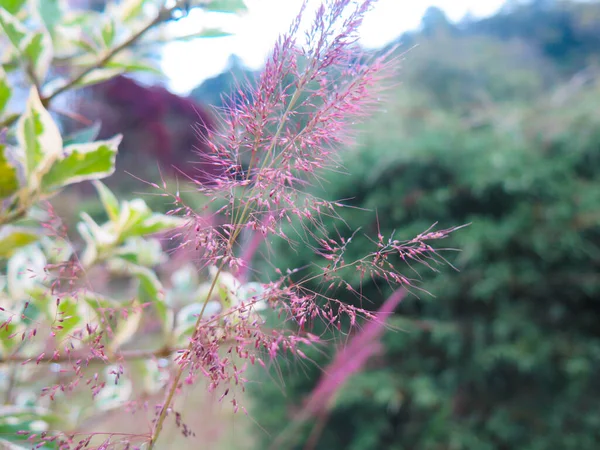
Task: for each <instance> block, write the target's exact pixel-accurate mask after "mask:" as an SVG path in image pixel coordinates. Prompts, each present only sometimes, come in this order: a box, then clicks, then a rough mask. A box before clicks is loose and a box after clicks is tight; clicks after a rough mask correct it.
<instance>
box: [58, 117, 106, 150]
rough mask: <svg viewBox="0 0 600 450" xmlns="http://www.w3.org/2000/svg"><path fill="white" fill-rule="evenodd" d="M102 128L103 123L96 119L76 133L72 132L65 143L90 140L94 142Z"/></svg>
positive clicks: (84, 142) (80, 142)
mask: <svg viewBox="0 0 600 450" xmlns="http://www.w3.org/2000/svg"><path fill="white" fill-rule="evenodd" d="M101 128H102V124H101V123H100V121H96V122H94V123H93V124H92V125H90V126H89V127H86V128H82V129H81V130H78V131H75V132H74V133H71V134H70V135H69V136H67V137H65V142H64V144H63V145H65V146H67V145H72V144H87V143H88V142H92V141H94V140H96V138H97V137H98V135H99V134H100V129H101Z"/></svg>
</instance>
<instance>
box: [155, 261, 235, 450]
mask: <svg viewBox="0 0 600 450" xmlns="http://www.w3.org/2000/svg"><path fill="white" fill-rule="evenodd" d="M224 266H225V263H224V262H222V263H221V265H220V267H219V269H218V270H217V273H216V275H215V277H214V279H213V281H212V284H211V285H210V289H209V290H208V294H207V295H206V299H205V300H204V304H203V305H202V309H201V310H200V314H198V319H197V320H196V325H195V326H194V334H193V336H192V339H191V340H190V343H189V345H188V348H187V350H186V351H185V353H184V355H185V356H184V358H185V357H186V356H187V355H189V353H190V352H191V350H192V346H193V344H194V340H195V338H196V337H197V336H198V332H199V330H200V323H201V322H202V316H203V315H204V311H205V309H206V305H207V304H208V300H209V299H210V298H211V296H212V293H213V291H214V289H215V287H216V285H217V280H218V279H219V275H220V274H221V272H222V270H223V267H224ZM184 370H185V364H180V365H179V368H178V369H177V374H176V375H175V378H174V379H173V383H172V384H171V387H170V388H169V391H168V393H167V396H166V398H165V401H164V403H163V405H162V407H161V409H160V412H159V413H158V418H157V419H156V423H155V425H154V429H153V430H152V436H151V437H150V443H149V445H148V450H152V449H153V448H154V445H155V444H156V441H157V440H158V436H159V435H160V432H161V431H162V428H163V425H164V422H165V419H166V418H167V411H168V409H169V408H170V407H171V402H172V401H173V397H174V396H175V392H176V391H177V386H178V385H179V381H180V380H181V377H182V376H183V371H184Z"/></svg>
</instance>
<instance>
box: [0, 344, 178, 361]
mask: <svg viewBox="0 0 600 450" xmlns="http://www.w3.org/2000/svg"><path fill="white" fill-rule="evenodd" d="M179 350H180V349H175V348H166V347H165V348H160V349H158V350H127V351H121V352H118V353H115V357H116V358H118V359H123V360H127V361H132V360H136V359H151V358H165V357H168V356H170V355H172V354H173V353H175V352H177V351H179ZM87 357H88V353H85V354H84V353H72V354H68V355H57V356H56V357H53V356H52V355H51V354H48V355H46V356H44V357H43V358H41V359H39V360H38V359H37V358H35V357H30V356H23V355H19V354H14V355H7V356H3V357H0V364H15V363H21V364H27V363H29V362H32V363H38V362H39V363H40V364H41V363H66V362H73V361H77V360H78V359H86V358H87ZM89 361H90V362H98V363H105V362H106V359H105V358H102V357H99V356H98V357H93V358H90V360H89Z"/></svg>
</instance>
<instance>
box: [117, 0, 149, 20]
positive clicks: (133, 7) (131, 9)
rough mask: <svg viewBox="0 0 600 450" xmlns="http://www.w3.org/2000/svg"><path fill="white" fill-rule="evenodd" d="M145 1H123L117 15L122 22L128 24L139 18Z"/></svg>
mask: <svg viewBox="0 0 600 450" xmlns="http://www.w3.org/2000/svg"><path fill="white" fill-rule="evenodd" d="M146 1H147V0H125V1H124V2H123V3H122V4H121V5H120V12H119V15H120V17H121V20H122V21H123V22H129V21H130V20H133V19H135V18H136V17H139V16H140V14H141V13H142V11H143V8H144V3H146Z"/></svg>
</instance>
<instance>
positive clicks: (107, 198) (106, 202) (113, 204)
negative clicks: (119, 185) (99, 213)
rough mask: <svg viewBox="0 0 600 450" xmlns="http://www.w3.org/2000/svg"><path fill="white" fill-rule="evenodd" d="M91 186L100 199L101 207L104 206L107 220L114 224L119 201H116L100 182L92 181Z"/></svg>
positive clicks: (117, 215)
mask: <svg viewBox="0 0 600 450" xmlns="http://www.w3.org/2000/svg"><path fill="white" fill-rule="evenodd" d="M93 184H94V187H95V188H96V191H98V196H99V197H100V201H101V202H102V206H104V210H105V211H106V214H107V215H108V218H109V219H110V220H111V221H112V222H116V221H117V219H118V218H119V200H117V197H116V196H115V194H113V193H112V191H111V190H110V189H109V188H107V187H106V185H105V184H104V183H102V182H101V181H98V180H95V181H93Z"/></svg>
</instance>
